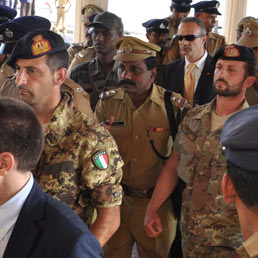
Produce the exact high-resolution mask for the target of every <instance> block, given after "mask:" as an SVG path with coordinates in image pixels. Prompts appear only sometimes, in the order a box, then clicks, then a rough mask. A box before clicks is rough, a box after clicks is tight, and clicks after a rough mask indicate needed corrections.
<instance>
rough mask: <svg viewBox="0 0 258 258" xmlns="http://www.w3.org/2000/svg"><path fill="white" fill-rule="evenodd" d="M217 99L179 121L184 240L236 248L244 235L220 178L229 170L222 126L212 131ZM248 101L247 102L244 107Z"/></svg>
mask: <svg viewBox="0 0 258 258" xmlns="http://www.w3.org/2000/svg"><path fill="white" fill-rule="evenodd" d="M215 101H216V99H214V100H213V101H212V102H210V103H209V104H206V105H203V106H200V107H197V108H193V109H191V110H190V111H189V112H188V113H187V114H186V116H185V117H184V119H183V121H182V122H181V124H180V127H179V131H178V134H177V137H176V140H175V143H174V148H175V150H176V151H178V152H179V153H180V161H179V165H178V169H177V172H178V176H179V177H180V178H181V179H182V180H183V181H185V182H186V188H185V190H184V192H183V201H182V213H181V230H182V237H183V238H184V240H185V241H191V242H193V243H199V244H201V245H203V246H224V247H229V248H233V249H236V248H237V247H239V246H240V244H241V241H242V237H241V233H240V232H241V229H240V225H239V222H238V216H237V211H236V208H235V206H233V205H228V204H226V203H224V200H223V196H222V190H221V181H222V177H223V174H224V172H226V157H225V156H224V155H223V154H222V146H221V145H220V135H221V130H222V128H219V129H217V130H215V131H213V132H210V126H211V113H212V110H213V108H214V105H215ZM247 106H248V104H247V103H246V102H244V104H243V107H247Z"/></svg>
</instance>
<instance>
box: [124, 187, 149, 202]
mask: <svg viewBox="0 0 258 258" xmlns="http://www.w3.org/2000/svg"><path fill="white" fill-rule="evenodd" d="M122 187H123V190H124V195H126V196H129V197H132V198H138V199H150V198H151V196H152V193H153V191H154V187H150V188H147V189H136V188H133V187H131V186H129V185H125V184H122Z"/></svg>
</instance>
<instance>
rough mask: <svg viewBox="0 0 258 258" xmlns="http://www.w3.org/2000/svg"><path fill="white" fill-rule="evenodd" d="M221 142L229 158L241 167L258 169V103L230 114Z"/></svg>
mask: <svg viewBox="0 0 258 258" xmlns="http://www.w3.org/2000/svg"><path fill="white" fill-rule="evenodd" d="M220 142H221V145H222V146H223V148H224V149H225V150H226V157H227V159H228V160H230V161H231V162H232V163H234V164H235V165H237V166H239V167H242V168H245V169H249V170H255V171H258V105H255V106H252V107H249V108H246V109H242V110H240V111H239V112H236V113H235V114H233V115H232V116H230V117H229V118H228V120H227V121H226V123H225V125H224V127H223V130H222V134H221V138H220Z"/></svg>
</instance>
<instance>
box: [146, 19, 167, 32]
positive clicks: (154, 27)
mask: <svg viewBox="0 0 258 258" xmlns="http://www.w3.org/2000/svg"><path fill="white" fill-rule="evenodd" d="M142 26H143V27H145V28H146V31H147V33H148V32H152V31H155V32H161V33H168V31H169V30H168V22H167V21H166V20H165V19H151V20H148V21H146V22H144V23H143V24H142Z"/></svg>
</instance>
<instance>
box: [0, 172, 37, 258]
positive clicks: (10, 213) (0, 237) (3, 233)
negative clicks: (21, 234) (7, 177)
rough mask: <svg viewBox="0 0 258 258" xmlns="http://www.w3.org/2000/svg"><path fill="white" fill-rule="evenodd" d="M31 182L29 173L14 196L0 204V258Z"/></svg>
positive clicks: (32, 180)
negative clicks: (22, 185) (23, 184)
mask: <svg viewBox="0 0 258 258" xmlns="http://www.w3.org/2000/svg"><path fill="white" fill-rule="evenodd" d="M33 182H34V179H33V176H32V174H31V175H30V179H29V181H28V182H27V184H26V185H25V186H24V187H23V188H22V189H21V190H20V191H19V192H18V193H17V194H16V195H15V196H13V197H12V198H11V199H10V200H8V201H7V202H6V203H4V204H3V205H1V206H0V258H2V257H3V255H4V251H5V248H6V246H7V244H8V241H9V238H10V236H11V234H12V231H13V228H14V225H15V223H16V220H17V219H18V216H19V213H20V211H21V208H22V206H23V204H24V202H25V200H26V199H27V197H28V195H29V193H30V191H31V188H32V186H33Z"/></svg>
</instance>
